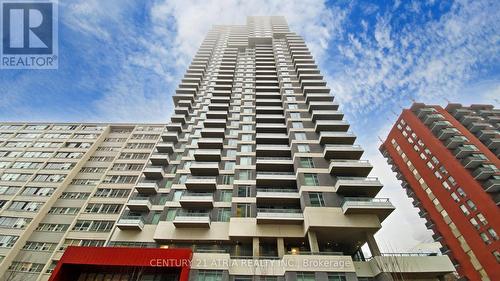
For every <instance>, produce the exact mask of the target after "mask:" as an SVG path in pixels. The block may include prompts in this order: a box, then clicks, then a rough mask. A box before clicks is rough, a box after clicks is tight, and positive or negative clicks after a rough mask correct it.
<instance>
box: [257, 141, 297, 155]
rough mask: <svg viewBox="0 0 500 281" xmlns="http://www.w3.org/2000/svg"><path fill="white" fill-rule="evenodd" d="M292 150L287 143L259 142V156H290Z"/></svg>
mask: <svg viewBox="0 0 500 281" xmlns="http://www.w3.org/2000/svg"><path fill="white" fill-rule="evenodd" d="M290 155H291V150H290V146H289V145H287V144H257V149H256V156H257V157H290Z"/></svg>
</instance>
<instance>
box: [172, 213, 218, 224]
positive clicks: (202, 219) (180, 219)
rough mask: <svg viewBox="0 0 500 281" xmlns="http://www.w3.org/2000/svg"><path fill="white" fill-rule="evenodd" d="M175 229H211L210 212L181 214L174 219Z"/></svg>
mask: <svg viewBox="0 0 500 281" xmlns="http://www.w3.org/2000/svg"><path fill="white" fill-rule="evenodd" d="M173 223H174V226H175V227H201V228H209V227H210V214H209V213H208V212H180V213H179V214H177V215H176V216H175V218H174V221H173Z"/></svg>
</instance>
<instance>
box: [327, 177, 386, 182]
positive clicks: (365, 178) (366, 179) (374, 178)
mask: <svg viewBox="0 0 500 281" xmlns="http://www.w3.org/2000/svg"><path fill="white" fill-rule="evenodd" d="M337 180H351V181H352V180H355V181H378V178H377V177H337Z"/></svg>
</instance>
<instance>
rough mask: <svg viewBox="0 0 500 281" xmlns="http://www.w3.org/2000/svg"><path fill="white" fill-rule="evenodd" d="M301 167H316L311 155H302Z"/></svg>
mask: <svg viewBox="0 0 500 281" xmlns="http://www.w3.org/2000/svg"><path fill="white" fill-rule="evenodd" d="M300 167H302V168H314V161H313V159H312V158H311V157H300Z"/></svg>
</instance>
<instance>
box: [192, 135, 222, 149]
mask: <svg viewBox="0 0 500 281" xmlns="http://www.w3.org/2000/svg"><path fill="white" fill-rule="evenodd" d="M198 147H199V148H201V149H222V148H223V147H224V139H223V138H201V139H199V140H198Z"/></svg>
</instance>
